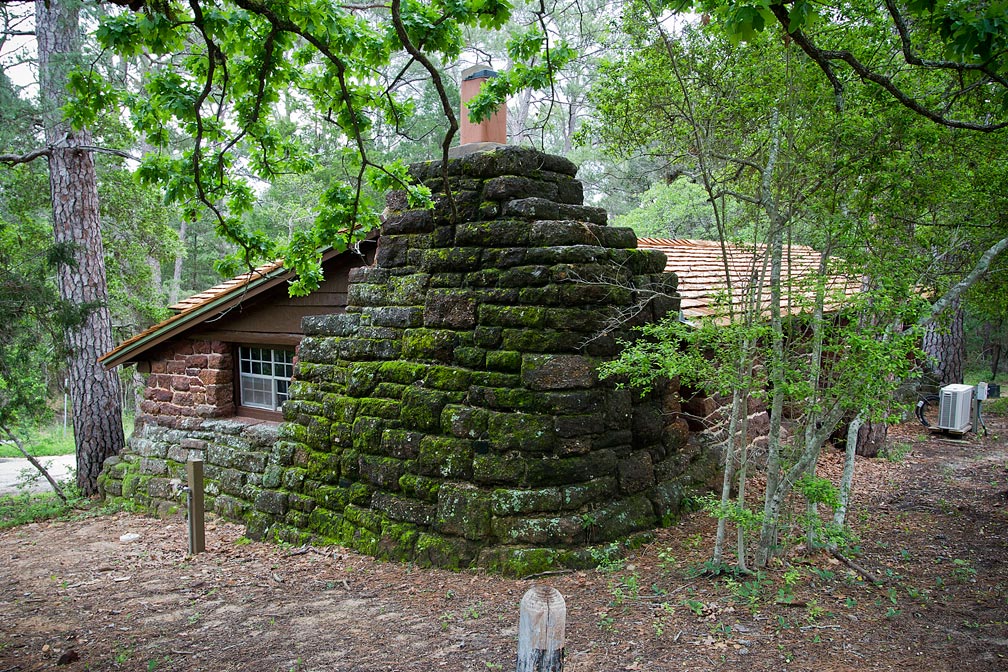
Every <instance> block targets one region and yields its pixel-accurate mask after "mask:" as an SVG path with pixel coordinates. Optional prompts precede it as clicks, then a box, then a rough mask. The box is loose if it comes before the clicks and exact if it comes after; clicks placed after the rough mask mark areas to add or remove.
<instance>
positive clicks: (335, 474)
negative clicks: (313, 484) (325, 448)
mask: <svg viewBox="0 0 1008 672" xmlns="http://www.w3.org/2000/svg"><path fill="white" fill-rule="evenodd" d="M304 473H305V476H306V477H307V478H310V479H312V480H316V481H320V482H322V483H335V482H336V481H338V480H339V477H340V455H339V454H338V453H337V454H333V453H318V452H314V451H312V452H310V453H308V464H307V466H306V467H305V470H304Z"/></svg>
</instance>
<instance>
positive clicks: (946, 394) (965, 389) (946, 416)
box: [938, 385, 974, 432]
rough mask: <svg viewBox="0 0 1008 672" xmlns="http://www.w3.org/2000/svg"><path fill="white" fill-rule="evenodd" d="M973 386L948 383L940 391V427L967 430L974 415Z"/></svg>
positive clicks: (959, 430) (960, 430)
mask: <svg viewBox="0 0 1008 672" xmlns="http://www.w3.org/2000/svg"><path fill="white" fill-rule="evenodd" d="M973 389H974V388H973V386H972V385H946V386H945V387H943V388H941V389H940V390H939V391H938V429H946V430H949V431H952V432H965V431H966V430H967V429H969V426H970V418H971V417H972V415H973Z"/></svg>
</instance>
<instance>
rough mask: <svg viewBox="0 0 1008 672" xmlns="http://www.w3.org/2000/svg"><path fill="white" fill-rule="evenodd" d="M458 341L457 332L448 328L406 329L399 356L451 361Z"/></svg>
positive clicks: (413, 358)
mask: <svg viewBox="0 0 1008 672" xmlns="http://www.w3.org/2000/svg"><path fill="white" fill-rule="evenodd" d="M459 342H460V338H459V334H458V333H456V332H454V331H450V330H448V329H407V330H406V331H405V332H404V333H403V339H402V353H401V356H402V358H403V359H409V360H417V361H437V362H445V363H447V362H451V361H452V358H453V356H454V351H455V348H457V347H458V346H459ZM483 347H487V346H483Z"/></svg>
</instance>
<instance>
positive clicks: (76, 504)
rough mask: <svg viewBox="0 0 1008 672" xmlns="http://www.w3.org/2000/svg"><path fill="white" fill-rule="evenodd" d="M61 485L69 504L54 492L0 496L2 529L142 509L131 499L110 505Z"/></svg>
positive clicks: (64, 484)
mask: <svg viewBox="0 0 1008 672" xmlns="http://www.w3.org/2000/svg"><path fill="white" fill-rule="evenodd" d="M60 485H61V486H62V488H63V492H64V493H66V496H67V500H68V501H67V503H66V504H64V503H63V500H61V499H60V498H59V497H58V496H57V495H56V493H54V492H39V493H26V492H25V493H17V494H14V495H0V530H2V529H6V528H9V527H17V526H19V525H27V524H28V523H37V522H41V521H44V520H78V519H81V518H88V517H92V516H107V515H111V514H113V513H117V512H119V511H141V510H143V509H142V507H140V506H137V505H136V504H134V503H133V502H130V501H128V500H123V499H117V500H115V501H114V502H107V501H96V500H92V499H87V498H86V497H81V496H80V492H79V491H78V490H77V486H76V485H75V484H74V483H72V482H68V481H60Z"/></svg>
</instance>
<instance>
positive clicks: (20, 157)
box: [0, 147, 52, 166]
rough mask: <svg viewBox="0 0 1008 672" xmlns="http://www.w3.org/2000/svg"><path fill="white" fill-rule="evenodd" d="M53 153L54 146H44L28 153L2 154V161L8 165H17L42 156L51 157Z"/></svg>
mask: <svg viewBox="0 0 1008 672" xmlns="http://www.w3.org/2000/svg"><path fill="white" fill-rule="evenodd" d="M51 155H52V147H42V148H40V149H34V150H32V151H30V152H28V153H27V154H0V163H4V164H7V165H8V166H16V165H17V164H19V163H31V162H32V161H34V160H35V159H41V158H42V157H45V158H49V157H50V156H51Z"/></svg>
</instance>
